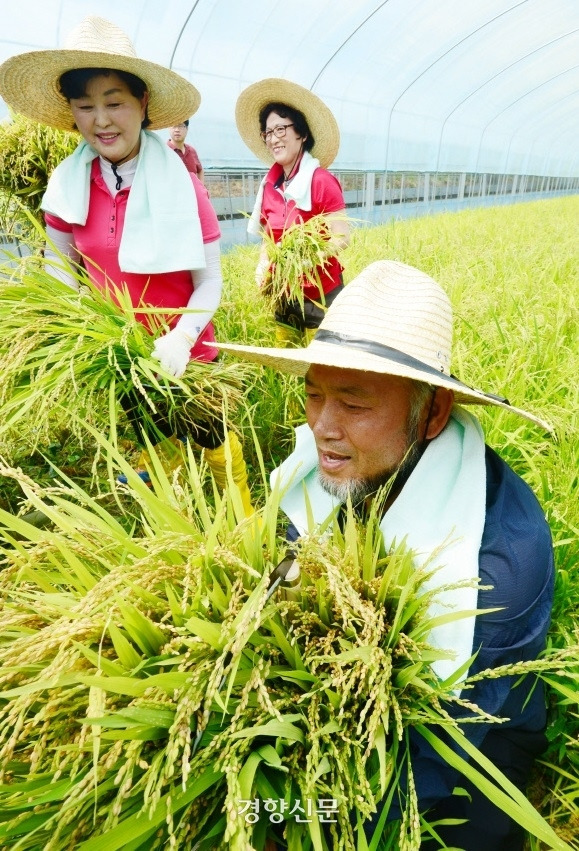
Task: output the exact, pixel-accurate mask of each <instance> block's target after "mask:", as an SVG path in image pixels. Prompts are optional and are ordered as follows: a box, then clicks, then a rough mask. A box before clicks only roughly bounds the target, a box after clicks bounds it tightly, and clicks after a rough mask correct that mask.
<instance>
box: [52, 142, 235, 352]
mask: <svg viewBox="0 0 579 851" xmlns="http://www.w3.org/2000/svg"><path fill="white" fill-rule="evenodd" d="M189 177H190V178H191V180H192V181H193V186H194V188H195V194H196V196H197V206H198V210H199V219H200V222H201V233H202V235H203V243H208V242H214V241H215V240H216V239H219V237H220V236H221V231H220V229H219V222H218V220H217V215H216V213H215V210H214V209H213V207H212V205H211V201H210V200H209V193H208V192H207V189H206V188H205V187H204V186H203V184H202V183H201V181H200V180H199V178H198V177H197V176H196V175H194V174H191V173H190V174H189ZM130 191H131V190H130V187H129V188H126V189H121V190H120V191H119V192H117V194H116V196H115V197H114V198H113V196H112V195H111V193H110V192H109V190H108V189H107V186H106V184H105V182H104V180H103V177H102V174H101V170H100V166H99V160H98V158H97V159H95V160H94V161H93V164H92V168H91V178H90V199H89V212H88V217H87V220H86V223H85V224H84V225H76V224H72V225H71V224H69V223H68V222H65V221H63V220H62V219H59V218H58V217H57V216H54V215H52V214H51V213H45V214H44V218H45V221H46V224H47V225H50V226H51V227H53V228H56V230H59V231H62V232H63V233H70V234H72V237H73V240H74V244H75V245H76V248H77V249H78V251H79V252H80V253H81V255H82V256H83V258H84V264H85V266H86V270H87V273H88V275H89V277H90V279H91V281H92V282H93V283H94V284H95V286H97V287H99V289H105V288H106V287H107V285H108V281H112V283H113V284H114V285H115V286H116V287H120V286H122V285H124V286H126V287H127V289H128V291H129V294H130V297H131V302H132V304H133V307H138V306H139V305H146V306H149V307H160V308H163V307H168V308H180V307H186V306H187V304H188V302H189V298H190V297H191V295H192V293H193V289H194V288H193V279H192V276H191V272H190V271H189V270H188V269H187V270H183V271H182V272H163V273H158V274H152V275H144V274H138V273H136V272H122V271H121V269H120V268H119V246H120V242H121V236H122V234H123V227H124V223H125V213H126V209H127V201H128V198H129V192H130ZM136 318H137V319H138V320H139V322H142V323H143V325H145V326H146V327H147V328H150V323H149V317H147V316H146V315H145V314H142V313H141V314H139V313H137V314H136ZM159 319H161V317H159ZM165 319H166V321H167V323H168V324H169V325H170V326H173V325H175V323H176V322H177V321H178V319H179V316H178V315H176V316H166V317H165ZM214 340H215V334H214V330H213V323H212V322H210V323H209V324H208V325H207V326H206V327H205V328H204V330H203V332H202V333H201V334H200V336H199V338H198V340H197V342H196V343H195V345H194V346H193V348H192V349H191V357H192V358H195V359H196V360H201V361H212V360H215V358H216V357H217V355H218V349H216V348H215V347H214V346H204V345H203V343H204V342H209V343H212V342H213V341H214Z"/></svg>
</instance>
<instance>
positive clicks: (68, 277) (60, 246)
mask: <svg viewBox="0 0 579 851" xmlns="http://www.w3.org/2000/svg"><path fill="white" fill-rule="evenodd" d="M65 258H68V259H69V260H71V261H72V262H73V263H78V262H79V261H80V254H79V253H78V251H77V248H76V245H75V243H74V237H73V235H72V233H67V232H66V231H61V230H57V229H56V228H53V227H51V225H47V226H46V245H45V247H44V268H45V269H46V271H47V272H48V273H49V274H50V275H52V276H53V277H54V278H57V279H58V280H59V281H62V283H63V284H66V285H67V286H68V287H71V288H72V289H73V290H78V281H77V279H76V278H75V276H74V275H73V273H72V269H71V268H70V266H69V265H68V264H67V262H66V259H65Z"/></svg>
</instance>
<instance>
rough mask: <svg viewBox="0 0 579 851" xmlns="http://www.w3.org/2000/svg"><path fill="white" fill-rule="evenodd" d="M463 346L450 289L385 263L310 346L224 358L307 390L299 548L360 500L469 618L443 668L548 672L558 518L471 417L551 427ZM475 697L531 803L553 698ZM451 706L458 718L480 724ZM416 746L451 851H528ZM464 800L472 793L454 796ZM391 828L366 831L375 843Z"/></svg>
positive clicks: (449, 627)
mask: <svg viewBox="0 0 579 851" xmlns="http://www.w3.org/2000/svg"><path fill="white" fill-rule="evenodd" d="M451 344H452V309H451V305H450V301H449V299H448V296H447V295H446V293H445V292H444V290H443V289H442V287H440V285H439V284H437V283H436V282H435V281H434V280H433V279H432V278H430V277H429V276H428V275H426V274H425V273H424V272H422V271H420V270H418V269H415V268H413V267H411V266H407V265H405V264H403V263H399V262H396V261H393V260H381V261H377V262H375V263H372V264H370V265H369V266H367V267H366V269H364V270H363V271H362V272H361V274H360V275H358V277H357V278H355V279H354V280H353V281H352V282H351V283H349V284H348V285H347V286H346V287H345V288H344V290H343V291H342V292H341V293H340V294H339V295H338V296H337V298H336V299H335V301H334V302H333V303H332V304H331V305H330V307H329V308H328V311H327V313H326V316H325V317H324V319H323V321H322V323H321V325H320V328H319V330H318V331H317V333H316V335H315V337H314V339H313V341H312V342H311V343H310V344H309V346H307V348H294V349H284V348H261V347H256V346H239V345H235V344H223V343H219V342H218V343H217V344H216V345H217V346H218V348H220V349H222V350H225V351H229V352H231V353H232V354H235V355H237V356H238V357H241V358H243V359H245V360H249V361H252V362H255V363H260V364H264V365H266V366H270V367H272V368H274V369H276V370H281V371H283V372H290V373H293V374H297V375H303V376H305V393H306V418H307V424H306V425H302V426H299V427H298V428H297V429H296V442H295V449H294V452H293V453H292V454H291V455H290V456H289V458H287V459H286V460H285V461H284V462H283V464H282V465H281V467H279V468H278V469H277V470H275V471H274V473H273V474H272V477H271V478H272V481H271V485H272V489H273V488H274V487H279V488H280V492H281V493H282V500H281V507H282V508H283V510H284V511H285V512H286V514H287V516H288V518H289V520H290V526H289V529H288V540H289V541H292V542H295V541H296V540H297V539H298V538H299V537H300V536H301V535H303V534H307V533H308V532H311V533H315V532H316V529H317V528H318V524H322V523H323V522H324V521H326V520H327V518H328V517H330V516H332V514H333V513H334V514H336V513H337V522H340V521H341V520H343V517H344V511H343V506H344V505H345V504H346V503H347V501H348V500H350V501H351V504H352V505H353V507H354V510H355V511H356V512H357V514H358V516H359V518H360V521H361V522H364V517H366V516H368V511H369V509H370V508H371V507H372V506H374V507H377V508H378V510H379V516H381V517H382V520H381V522H380V528H381V530H382V534H383V538H384V544H385V547H386V550H387V551H388V549H389V548H391V547H392V546H394V545H395V542H398V543H400V542H401V541H403V540H404V539H406V541H407V544H408V547H409V548H410V549H411V550H412V551H413V557H414V560H415V565H416V567H417V568H418V567H420V566H422V565H423V564H424V563H425V561H427V560H428V559H432V561H431V562H429V568H428V569H429V570H431V569H434V568H438V570H437V571H436V573H435V574H434V575H433V577H432V579H431V580H429V582H430V588H437V587H440V588H442V589H443V590H441V591H439V592H438V594H437V598H436V601H435V602H434V603H433V604H432V610H431V614H432V616H436V615H444V614H450V613H452V612H457V613H458V612H464V613H469V614H468V617H466V618H465V617H462V618H461V619H459V620H454V621H451V622H450V623H444V624H440V625H438V626H435V627H434V628H433V629H432V631H431V633H430V636H429V639H428V641H429V643H430V644H431V645H433V646H434V647H436V648H439V649H441V650H445V651H453V652H454V658H443V659H439V660H438V661H437V662H434V663H433V666H432V667H433V669H434V671H435V673H436V674H437V676H439V677H440V678H441V679H442V680H445V679H446V678H447V677H449V676H451V675H452V674H453V673H454V672H455V671H458V670H459V669H460V667H461V666H462V665H464V666H465V667H468V664H469V660H470V659H471V656H473V654H474V655H475V658H474V661H472V662H471V663H470V669H469V674H470V675H475V674H477V673H479V672H481V671H484V670H486V669H488V668H496V667H499V666H502V665H510V664H513V663H518V662H523V661H528V660H534V659H536V658H537V657H538V656H539V654H540V653H541V651H542V650H543V648H544V647H545V641H546V636H547V631H548V628H549V622H550V616H551V609H552V603H553V585H554V565H553V545H552V540H551V534H550V530H549V526H548V524H547V521H546V519H545V515H544V513H543V511H542V510H541V507H540V506H539V503H538V502H537V499H536V498H535V495H534V494H533V492H532V491H531V489H530V488H529V486H528V485H527V484H526V483H525V482H524V481H523V479H522V478H521V477H520V476H519V475H517V474H516V473H515V472H514V471H513V470H512V469H511V468H510V467H509V465H508V464H507V463H506V462H505V461H504V460H502V459H501V457H500V456H499V455H498V454H497V453H496V452H495V451H494V450H493V449H491V448H490V446H488V445H486V444H485V440H484V436H483V432H482V429H481V426H480V423H479V421H478V419H477V418H476V417H475V416H474V415H473V414H472V413H471V412H470V410H469V407H471V406H473V405H490V406H494V407H498V408H502V409H505V410H507V411H511V412H513V413H515V414H516V415H519V416H522V417H525V418H526V419H528V420H530V421H531V422H533V423H535V424H537V425H539V426H540V427H541V428H542V429H549V426H548V424H547V423H545V422H543V421H542V420H540V419H538V418H537V417H535V416H533V415H532V414H529V413H527V412H525V411H522V410H520V409H518V408H514V407H513V406H511V405H510V403H509V402H508V401H507V399H504V398H502V397H500V396H496V395H493V394H487V393H484V392H483V391H481V390H475V389H473V388H471V387H469V386H467V385H466V384H463V383H462V382H461V381H459V380H458V379H457V378H455V377H454V376H453V375H452V374H451V372H450V357H451ZM388 485H390V489H389V490H388V489H387V488H386V491H384V486H388ZM385 493H386V495H384V494H385ZM377 497H379V498H380V500H381V502H380V504H379V505H377V504H376V502H375V500H376V498H377ZM312 525H313V528H312ZM298 558H299V557H298ZM477 580H478V581H479V583H480V584H479V585H478V586H477V584H476V583H477ZM475 609H477V610H484V611H480V613H479V614H473V612H474V610H475ZM464 697H465V700H466V701H469V702H470V703H471V704H476V705H477V706H478V707H479V708H480V709H482V710H483V711H484V712H486V713H488V714H489V715H492V716H495V717H498V718H500V719H502V723H500V724H498V723H487V722H484V723H476V724H468V723H467V724H464V725H462V729H463V732H464V733H465V735H466V736H467V737H468V739H469V740H470V741H471V742H472V743H474V744H475V745H476V746H477V747H478V748H479V749H480V750H481V751H482V753H483V754H484V755H485V756H486V757H487V758H488V759H489V760H490V761H491V762H492V763H493V764H494V765H495V766H497V767H498V768H499V769H500V770H501V771H502V772H503V773H504V774H505V775H506V776H507V777H508V778H509V780H511V782H513V783H514V784H515V785H516V786H517V787H519V789H521V790H524V788H525V786H526V784H527V782H528V780H529V775H530V771H531V768H532V765H533V762H534V760H535V759H536V757H537V756H538V755H540V754H541V753H542V752H543V750H544V749H545V747H546V744H547V740H546V737H545V726H546V705H545V695H544V691H543V687H542V684H541V683H540V682H537V680H536V679H535V677H532V676H528V677H526V678H525V679H523V680H522V681H519V680H518V678H517V677H516V676H510V677H508V676H502V677H499V678H496V679H493V678H490V677H485V678H482V679H481V680H480V681H479V682H477V683H476V684H475V685H474V688H472V689H469V690H468V691H465V692H464ZM445 708H446V709H447V710H448V712H449V713H450V714H451V715H453V716H455V717H456V716H458V715H462V716H466V717H468V716H469V714H470V712H471V710H470V709H467V708H466V707H458V708H457V706H456V704H452V705H450V704H448V705H446V706H445ZM439 732H440V731H439ZM440 735H442V736H443V737H444V733H442V732H440ZM410 737H411V744H412V748H413V750H412V757H411V759H412V768H413V773H414V781H415V784H416V790H417V794H418V802H419V808H420V811H421V812H423V813H425V814H426V818H427V819H428V821H429V822H431V823H432V822H436V821H438V820H439V819H443V820H447V821H446V823H445V824H437V826H436V831H437V833H438V834H439V835H440V837H441V838H442V839H443V840H444V842H445V843H446V845H447V846H448V847H452V848H461V849H465V851H522V848H523V844H524V835H523V833H524V832H523V830H522V829H521V827H520V826H519V825H518V824H516V823H515V822H514V821H513V820H512V819H511V818H510V817H509V816H508V815H507V814H505V813H504V812H503V811H502V810H501V809H499V808H498V807H497V806H495V805H493V804H492V803H491V802H490V801H489V800H488V799H487V798H486V797H485V796H484V795H483V794H482V792H481V791H480V790H479V789H478V788H476V787H475V786H474V785H473V784H472V783H471V782H470V781H469V780H467V779H466V778H465V777H463V776H459V774H458V772H457V771H456V770H454V769H453V768H452V767H451V766H450V765H449V764H448V763H447V762H445V760H444V759H443V758H442V757H440V756H439V755H438V754H437V753H436V752H435V751H434V749H433V748H432V747H431V746H430V745H429V744H428V743H427V742H426V740H425V739H423V738H422V737H421V736H420V735H418V734H417V733H416V732H415V731H414V730H412V729H411V731H410ZM457 786H458V787H462V788H464V789H466V793H467V794H462V795H461V794H456V795H455V794H453V790H454V788H455V787H457ZM399 796H400V797H399V799H398V800H397V799H396V796H395V798H394V799H393V802H392V805H391V808H390V810H389V812H388V817H389V818H399V817H400V814H401V807H402V806H403V805H404V784H403V783H402V784H400V788H399ZM380 814H381V813H380V810H379V811H378V813H377V814H376V815H375V817H373V818H372V819H370V820H368V822H367V824H366V825H365V830H366V829H367V838H368V839H370V837H371V836H372V833H373V831H374V828H375V826H376V823H377V820H378V818H379V816H380Z"/></svg>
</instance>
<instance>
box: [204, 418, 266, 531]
mask: <svg viewBox="0 0 579 851" xmlns="http://www.w3.org/2000/svg"><path fill="white" fill-rule="evenodd" d="M227 448H228V449H229V454H230V455H231V478H232V479H233V481H234V482H235V484H236V485H237V487H238V488H239V493H240V495H241V501H242V503H243V509H244V511H245V516H246V517H251V515H252V514H253V513H254V512H255V509H254V507H253V505H252V503H251V494H250V492H249V486H248V483H247V467H246V465H245V459H244V457H243V450H242V448H241V443H240V442H239V438H238V436H237V435H236V434H235V432H234V431H228V432H227V435H226V437H225V442H224V443H222V444H221V446H218V447H217V448H216V449H204V450H203V453H204V455H205V458H206V460H207V464H208V465H209V468H210V469H211V472H212V473H213V477H214V479H215V484H216V485H217V487H218V488H221V489H223V488H225V487H226V485H227Z"/></svg>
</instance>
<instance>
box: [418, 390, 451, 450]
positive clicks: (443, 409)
mask: <svg viewBox="0 0 579 851" xmlns="http://www.w3.org/2000/svg"><path fill="white" fill-rule="evenodd" d="M453 405H454V393H453V391H452V390H447V389H446V387H437V388H436V390H435V391H434V399H433V400H432V406H431V408H430V417H429V419H428V424H427V428H426V432H425V435H424V439H425V440H432V439H433V438H435V437H438V435H439V434H440V432H441V431H442V429H443V428H444V427H445V425H446V424H447V422H448V420H449V417H450V412H451V411H452V406H453Z"/></svg>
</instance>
